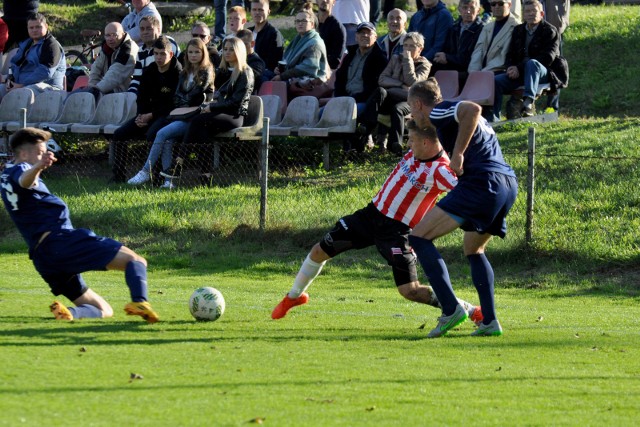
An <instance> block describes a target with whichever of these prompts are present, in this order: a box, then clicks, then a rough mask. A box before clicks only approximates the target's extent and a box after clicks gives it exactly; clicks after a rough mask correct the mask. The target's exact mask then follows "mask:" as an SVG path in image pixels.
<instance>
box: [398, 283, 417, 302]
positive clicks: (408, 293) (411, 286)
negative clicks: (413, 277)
mask: <svg viewBox="0 0 640 427" xmlns="http://www.w3.org/2000/svg"><path fill="white" fill-rule="evenodd" d="M398 292H399V293H400V295H402V296H403V297H404V298H406V299H408V300H409V301H416V300H417V298H418V287H417V286H416V285H415V283H406V284H404V285H401V286H398Z"/></svg>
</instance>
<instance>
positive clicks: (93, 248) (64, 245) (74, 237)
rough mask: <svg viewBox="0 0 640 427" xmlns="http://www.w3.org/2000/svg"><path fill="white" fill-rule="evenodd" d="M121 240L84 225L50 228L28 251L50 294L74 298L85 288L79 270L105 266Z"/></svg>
mask: <svg viewBox="0 0 640 427" xmlns="http://www.w3.org/2000/svg"><path fill="white" fill-rule="evenodd" d="M121 247H122V243H120V242H118V241H116V240H113V239H109V238H107V237H101V236H96V234H95V233H94V232H93V231H91V230H87V229H85V228H78V229H74V230H58V231H53V232H51V234H49V235H48V236H47V237H46V238H45V239H44V240H43V241H42V243H40V244H39V245H38V246H37V247H36V248H35V249H34V250H33V251H32V252H31V258H32V260H33V265H34V266H35V267H36V270H37V271H38V273H40V276H42V278H43V279H44V281H45V282H47V284H48V285H49V287H50V288H51V292H52V293H53V294H54V295H61V294H62V295H64V296H65V297H67V298H68V299H69V300H71V301H74V300H76V299H77V298H78V297H80V296H81V295H82V294H84V293H85V292H86V291H87V289H88V288H87V285H86V284H85V283H84V280H83V279H82V276H80V273H83V272H85V271H92V270H106V269H107V265H108V264H109V263H110V262H111V261H112V260H113V259H114V258H115V256H116V254H117V253H118V251H119V250H120V248H121Z"/></svg>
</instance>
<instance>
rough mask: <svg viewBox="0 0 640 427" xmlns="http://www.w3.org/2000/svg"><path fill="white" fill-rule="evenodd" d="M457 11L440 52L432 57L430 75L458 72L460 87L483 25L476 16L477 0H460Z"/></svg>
mask: <svg viewBox="0 0 640 427" xmlns="http://www.w3.org/2000/svg"><path fill="white" fill-rule="evenodd" d="M458 11H459V12H460V18H458V20H457V21H456V22H455V23H454V24H453V27H451V28H450V29H449V31H448V33H447V40H446V41H445V43H444V46H443V48H442V51H440V52H437V53H436V54H435V55H434V57H433V67H431V75H433V74H435V72H436V71H438V70H455V71H458V72H459V74H458V75H459V76H460V86H461V87H462V86H464V82H465V81H466V79H467V68H469V62H470V61H471V54H472V53H473V48H474V47H475V46H476V42H477V41H478V37H480V32H481V31H482V27H483V26H484V24H483V23H482V20H481V19H480V17H479V16H478V12H479V11H480V3H479V2H478V0H460V3H458Z"/></svg>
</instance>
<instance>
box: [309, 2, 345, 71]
mask: <svg viewBox="0 0 640 427" xmlns="http://www.w3.org/2000/svg"><path fill="white" fill-rule="evenodd" d="M316 3H317V4H318V28H317V31H318V33H319V34H320V37H322V40H324V46H325V48H326V50H327V61H328V62H329V67H330V68H331V69H332V70H335V69H336V68H338V65H340V60H341V59H342V55H344V53H345V52H346V50H347V44H346V43H347V30H346V29H345V28H344V25H342V24H341V23H340V21H338V20H337V19H336V17H335V16H333V15H332V14H331V12H332V10H333V6H334V4H335V0H316Z"/></svg>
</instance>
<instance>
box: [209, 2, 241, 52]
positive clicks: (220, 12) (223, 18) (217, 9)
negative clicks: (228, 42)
mask: <svg viewBox="0 0 640 427" xmlns="http://www.w3.org/2000/svg"><path fill="white" fill-rule="evenodd" d="M228 3H229V0H213V8H214V14H215V22H214V24H213V26H214V35H215V40H214V43H215V44H217V43H218V42H219V41H221V40H222V39H223V38H224V35H225V31H224V26H225V23H226V22H227V4H228ZM231 4H232V5H233V6H234V7H235V6H240V7H243V6H244V1H243V0H231Z"/></svg>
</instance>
